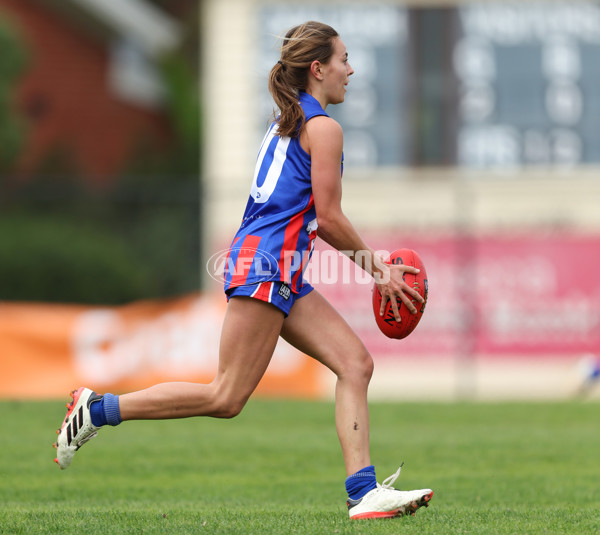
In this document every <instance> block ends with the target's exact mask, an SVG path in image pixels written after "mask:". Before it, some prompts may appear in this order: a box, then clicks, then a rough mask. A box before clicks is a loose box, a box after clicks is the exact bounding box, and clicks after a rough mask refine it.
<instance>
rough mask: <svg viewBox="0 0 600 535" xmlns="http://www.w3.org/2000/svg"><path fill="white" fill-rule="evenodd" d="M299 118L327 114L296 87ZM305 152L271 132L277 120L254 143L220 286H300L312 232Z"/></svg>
mask: <svg viewBox="0 0 600 535" xmlns="http://www.w3.org/2000/svg"><path fill="white" fill-rule="evenodd" d="M299 101H300V105H301V106H302V109H303V110H304V117H305V120H306V121H307V122H308V121H309V120H310V119H312V118H313V117H316V116H319V115H325V116H327V117H328V115H327V114H326V113H325V111H324V110H323V108H322V107H321V105H320V104H319V102H318V101H317V100H316V99H315V98H314V97H312V96H311V95H309V94H307V93H304V92H300V93H299ZM310 164H311V162H310V156H309V155H308V154H307V153H306V152H305V151H304V149H303V148H302V147H301V146H300V141H299V139H298V137H281V136H278V135H277V122H274V123H273V124H272V125H271V127H270V128H269V130H268V132H267V134H266V135H265V138H264V139H263V142H262V145H261V147H260V152H259V154H258V158H257V161H256V167H255V170H254V181H253V183H252V189H251V191H250V198H249V199H248V204H247V205H246V211H245V212H244V217H243V219H242V224H241V226H240V228H239V230H238V231H237V233H236V235H235V237H234V239H233V242H232V243H231V247H230V250H229V256H228V258H227V262H226V265H225V273H224V275H225V291H226V292H227V291H228V290H230V289H232V288H235V287H237V286H242V285H248V284H258V283H261V282H265V281H268V280H273V281H281V282H284V283H286V284H288V285H289V286H290V288H291V290H292V292H294V293H298V292H299V291H300V289H301V288H302V283H303V280H302V274H303V272H304V270H305V269H306V266H307V265H308V262H309V260H310V256H311V254H312V250H313V246H314V241H315V238H316V236H317V214H316V211H315V205H314V200H313V195H312V184H311V174H310Z"/></svg>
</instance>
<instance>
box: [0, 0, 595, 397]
mask: <svg viewBox="0 0 600 535" xmlns="http://www.w3.org/2000/svg"><path fill="white" fill-rule="evenodd" d="M309 19H315V20H320V21H323V22H326V23H328V24H331V25H332V26H333V27H334V28H336V29H337V30H338V32H339V33H340V35H341V37H342V39H343V40H344V42H345V44H346V46H347V49H348V52H349V60H350V63H351V64H352V66H353V67H354V69H355V74H354V75H353V76H352V78H351V81H350V85H349V87H348V93H347V95H346V102H345V103H344V104H343V105H340V106H335V107H331V109H330V108H328V110H327V111H328V112H331V115H332V116H334V117H335V118H336V119H337V120H338V121H339V122H340V123H341V124H342V126H343V127H344V153H345V163H344V178H343V187H344V209H345V211H346V213H347V214H348V216H349V217H350V219H351V220H352V221H353V223H354V224H355V226H356V227H357V228H358V229H359V231H360V232H361V233H362V234H363V235H364V236H365V238H366V239H367V242H368V243H369V244H370V245H371V246H373V247H375V248H377V249H381V250H387V251H392V250H394V249H397V248H399V247H411V248H413V249H415V250H417V251H418V252H419V253H420V255H421V257H422V258H423V261H424V263H425V265H426V267H427V273H428V277H429V288H430V294H429V296H430V298H429V302H428V305H427V311H426V313H425V315H424V317H423V320H422V322H421V324H420V325H419V327H418V328H417V330H416V331H415V332H414V333H413V334H412V335H411V336H410V337H409V338H407V339H406V340H404V341H402V342H398V341H391V340H388V339H386V338H385V337H384V336H383V335H382V334H381V333H380V332H379V331H378V330H377V327H376V325H375V321H374V319H373V317H372V312H371V305H370V299H371V286H370V284H365V281H364V280H363V281H356V280H354V279H356V278H357V274H356V273H354V268H353V267H352V266H350V265H349V262H348V261H347V260H345V259H344V258H342V257H341V256H339V255H337V254H335V253H334V252H333V251H331V250H329V249H328V248H327V247H325V246H324V245H323V244H319V246H318V247H317V253H316V255H315V258H314V259H313V262H312V265H311V266H310V270H309V273H308V276H309V279H310V280H311V282H313V283H314V285H315V286H316V287H317V288H318V289H319V290H320V291H321V292H322V293H323V294H324V295H326V297H327V298H328V299H330V300H331V302H332V303H333V304H334V305H335V306H336V308H338V310H339V311H340V312H341V313H342V315H343V316H344V317H345V318H346V319H347V321H348V322H349V323H350V324H351V325H352V326H353V327H354V328H355V330H356V331H357V332H358V333H359V335H360V336H361V337H362V339H363V340H364V341H365V344H366V346H367V347H368V349H369V350H370V351H371V353H372V354H373V356H374V358H375V361H376V373H375V377H374V380H373V388H372V390H371V392H372V396H373V397H377V398H380V399H443V400H453V399H474V400H486V399H561V398H568V397H574V396H585V397H589V398H597V397H598V396H599V393H598V388H597V384H596V383H597V379H598V376H599V374H600V361H599V358H600V276H599V275H598V270H599V266H600V175H599V173H598V171H599V169H600V167H599V165H600V129H599V128H598V124H600V91H599V90H598V88H599V87H600V62H599V61H598V57H600V2H592V1H577V2H554V1H538V2H528V1H526V2H500V1H479V2H478V1H471V2H459V1H454V2H450V1H441V0H440V1H437V2H424V1H420V2H402V1H393V0H388V1H386V2H370V1H366V0H364V1H352V2H343V3H341V2H334V1H320V2H312V1H303V2H296V1H290V2H286V3H285V4H282V3H275V2H269V1H260V0H204V1H197V0H171V1H169V0H152V1H151V0H121V1H116V0H114V1H108V0H0V45H1V48H2V51H3V52H2V54H1V55H0V118H1V120H0V284H1V286H0V359H1V362H2V370H3V372H2V378H1V379H0V396H3V397H23V396H26V397H31V396H38V397H64V393H65V392H68V391H69V390H70V389H72V388H73V387H75V386H78V385H79V384H80V383H86V384H89V385H90V386H91V387H93V388H95V389H96V390H98V391H108V390H111V391H115V392H119V391H126V390H128V389H131V388H141V387H144V386H149V385H150V384H152V383H153V382H156V381H163V380H210V379H211V378H212V376H213V374H214V371H215V369H216V360H217V352H218V339H219V331H220V323H221V319H222V316H223V312H224V307H225V301H224V297H223V294H222V290H221V287H220V284H219V283H218V282H216V281H214V280H213V279H212V278H211V277H210V276H209V272H210V271H211V265H210V263H211V259H212V258H214V255H215V254H216V253H218V252H219V251H221V250H223V249H225V248H227V247H228V246H229V243H230V240H231V237H232V235H233V233H234V232H235V230H236V229H237V227H238V225H239V222H240V219H241V215H242V213H243V209H244V206H245V203H246V201H247V197H248V192H249V188H250V183H251V180H252V173H253V169H254V161H255V158H256V153H257V150H258V147H259V144H260V141H261V139H262V137H263V135H264V132H265V129H266V127H267V124H268V120H269V116H270V115H271V114H272V113H273V107H272V102H271V99H270V96H269V94H268V91H267V76H268V73H269V70H270V68H271V67H272V65H273V64H274V63H275V62H276V61H277V59H278V57H279V56H278V45H279V44H280V36H281V35H283V34H284V33H285V31H286V30H287V29H288V28H289V27H291V26H293V25H296V24H298V23H301V22H303V21H306V20H309ZM207 263H208V266H207ZM332 385H333V379H332V377H330V375H329V374H328V373H324V371H323V370H321V369H320V368H319V367H318V366H317V365H315V364H314V363H313V362H311V361H310V360H309V359H306V358H305V357H304V356H303V355H300V354H298V352H296V351H295V350H294V349H292V348H290V347H289V346H287V345H286V344H283V343H282V344H280V345H279V346H278V349H277V353H276V356H275V358H274V361H273V364H272V366H271V368H270V370H269V372H268V374H267V376H266V377H265V379H264V381H263V383H261V385H260V387H259V394H262V395H271V396H273V395H276V396H280V395H291V396H300V397H317V398H320V397H324V398H329V397H331V396H332V392H333V389H332Z"/></svg>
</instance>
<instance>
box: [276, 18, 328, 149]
mask: <svg viewBox="0 0 600 535" xmlns="http://www.w3.org/2000/svg"><path fill="white" fill-rule="evenodd" d="M336 37H338V33H337V32H336V31H335V30H334V29H333V28H332V27H331V26H328V25H327V24H323V23H321V22H315V21H308V22H305V23H304V24H301V25H299V26H295V27H294V28H292V29H291V30H289V31H288V32H287V34H286V36H285V37H284V39H283V44H282V46H281V59H280V60H279V61H278V62H277V63H276V64H275V65H274V67H273V68H272V69H271V73H270V74H269V91H270V92H271V95H272V96H273V100H274V101H275V104H276V105H277V107H278V108H279V119H278V133H279V135H280V136H290V137H295V136H297V135H298V134H299V133H300V130H301V129H302V127H303V126H304V112H303V111H302V107H301V106H300V103H299V102H298V91H304V90H305V89H306V86H307V84H308V71H309V69H310V66H311V64H312V62H313V61H315V60H318V61H320V62H321V63H328V62H329V60H330V59H331V56H332V55H333V42H334V39H335V38H336Z"/></svg>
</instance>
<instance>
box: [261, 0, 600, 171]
mask: <svg viewBox="0 0 600 535" xmlns="http://www.w3.org/2000/svg"><path fill="white" fill-rule="evenodd" d="M259 18H260V21H259V22H260V24H259V27H260V39H259V43H260V46H259V48H260V50H259V58H260V65H259V70H260V72H261V73H264V80H263V81H264V84H263V87H262V88H261V107H260V112H261V120H262V121H263V122H262V123H261V124H264V118H265V117H267V116H268V115H269V113H270V112H271V111H272V106H273V104H272V100H271V98H270V95H269V94H268V91H267V89H266V76H267V74H268V72H269V70H270V68H271V67H272V66H273V64H274V63H275V62H276V61H277V59H278V49H277V45H278V43H280V42H281V41H280V40H278V39H277V36H281V34H282V33H284V32H285V31H286V30H287V29H288V28H290V27H291V26H293V25H296V24H298V23H300V22H303V21H305V20H311V19H312V20H320V21H323V22H326V23H328V24H330V25H332V26H333V27H334V28H335V29H336V30H337V31H338V32H339V33H340V36H341V37H342V39H343V40H344V42H345V43H346V46H347V48H348V52H349V61H350V63H351V64H352V66H353V67H354V69H355V71H356V72H355V74H354V75H353V76H352V77H351V79H350V85H349V87H348V93H347V95H346V102H345V103H344V104H343V105H341V106H331V107H329V108H328V109H327V112H328V113H330V114H331V115H332V116H333V117H334V118H335V119H336V120H338V121H339V122H340V123H341V124H342V126H343V127H344V149H345V159H346V163H347V164H348V165H349V166H351V167H382V166H385V167H389V166H406V165H408V166H418V165H448V164H450V165H459V166H465V167H491V168H495V167H498V168H510V167H522V166H530V165H542V166H548V165H552V166H573V165H582V164H598V163H600V128H599V126H598V125H600V3H596V2H586V1H580V2H516V1H514V2H488V1H486V2H479V3H475V2H469V3H464V4H457V5H456V6H453V7H444V8H436V9H431V8H426V7H418V8H417V7H407V6H403V5H400V4H391V3H381V4H377V3H368V2H364V3H362V4H361V3H349V4H345V5H339V4H325V5H323V4H320V5H319V4H306V3H302V4H300V3H296V2H289V3H287V4H285V5H281V4H277V5H266V4H265V5H263V7H262V9H261V10H260V14H259ZM432 19H435V20H437V23H436V24H424V23H423V22H424V21H426V20H427V21H430V22H431V20H432ZM434 22H435V21H434ZM423 88H426V93H427V95H426V96H425V97H424V96H423V93H422V89H423ZM419 144H422V145H427V144H428V145H429V146H431V145H432V144H434V145H436V144H437V145H438V146H443V147H444V148H443V150H438V151H435V150H434V151H423V150H419ZM442 154H443V158H442V156H441V155H442Z"/></svg>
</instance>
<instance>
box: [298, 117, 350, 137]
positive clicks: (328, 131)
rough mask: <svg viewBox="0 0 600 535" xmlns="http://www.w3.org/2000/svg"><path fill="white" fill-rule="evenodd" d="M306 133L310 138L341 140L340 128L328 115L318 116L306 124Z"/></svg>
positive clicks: (341, 132)
mask: <svg viewBox="0 0 600 535" xmlns="http://www.w3.org/2000/svg"><path fill="white" fill-rule="evenodd" d="M305 128H306V131H307V133H308V135H309V137H310V138H313V139H314V138H319V139H324V140H325V139H337V138H340V139H341V138H342V136H343V131H342V126H341V125H340V123H338V122H337V121H336V120H335V119H333V118H331V117H329V116H328V115H318V116H316V117H313V118H312V119H310V120H309V121H307V123H306V126H305Z"/></svg>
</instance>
